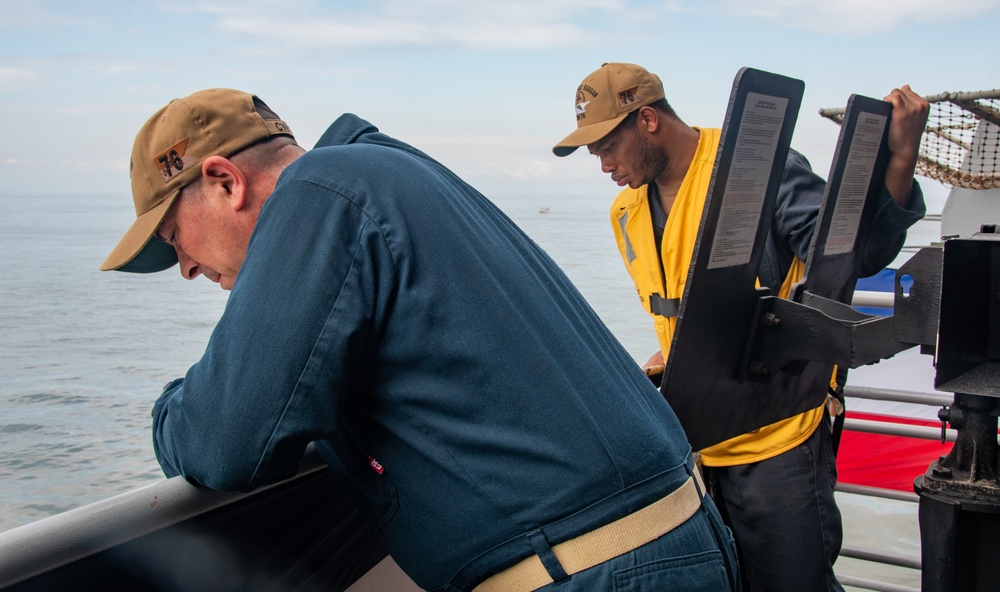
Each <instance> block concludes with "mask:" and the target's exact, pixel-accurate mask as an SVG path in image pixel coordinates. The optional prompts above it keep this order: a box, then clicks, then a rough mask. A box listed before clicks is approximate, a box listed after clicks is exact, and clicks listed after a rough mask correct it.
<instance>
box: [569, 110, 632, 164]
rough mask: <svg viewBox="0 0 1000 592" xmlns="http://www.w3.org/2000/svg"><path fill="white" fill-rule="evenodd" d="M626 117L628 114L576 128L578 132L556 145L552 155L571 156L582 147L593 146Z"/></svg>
mask: <svg viewBox="0 0 1000 592" xmlns="http://www.w3.org/2000/svg"><path fill="white" fill-rule="evenodd" d="M626 117H628V113H626V114H625V115H621V116H619V117H615V118H614V119H606V120H604V121H598V122H597V123H592V124H590V125H585V126H582V127H578V128H576V131H574V132H573V133H571V134H570V135H568V136H566V137H565V138H563V141H562V142H559V143H558V144H556V145H555V147H553V148H552V153H553V154H555V155H556V156H569V155H570V154H573V152H574V151H575V150H576V149H577V148H579V147H580V146H586V145H587V144H593V143H594V142H597V141H598V140H600V139H601V138H603V137H604V136H606V135H608V134H610V133H611V130H613V129H615V128H616V127H618V124H619V123H621V122H622V121H623V120H624V119H625V118H626Z"/></svg>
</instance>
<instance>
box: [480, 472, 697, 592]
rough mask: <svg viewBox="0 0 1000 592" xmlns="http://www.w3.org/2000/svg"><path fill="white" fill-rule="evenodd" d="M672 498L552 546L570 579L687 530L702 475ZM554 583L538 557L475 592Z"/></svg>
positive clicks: (526, 591)
mask: <svg viewBox="0 0 1000 592" xmlns="http://www.w3.org/2000/svg"><path fill="white" fill-rule="evenodd" d="M695 475H696V478H697V479H698V486H697V487H696V486H695V481H694V478H689V479H688V480H687V481H685V482H684V485H681V486H680V487H678V488H677V489H675V490H674V491H672V492H671V493H670V495H668V496H666V497H664V498H661V499H659V500H657V501H655V502H653V503H652V504H650V505H648V506H646V507H645V508H642V509H640V510H636V511H635V512H633V513H631V514H629V515H628V516H625V517H623V518H619V519H618V520H615V521H614V522H612V523H610V524H605V525H604V526H602V527H600V528H597V529H595V530H592V531H590V532H588V533H585V534H582V535H580V536H578V537H576V538H574V539H570V540H568V541H563V542H561V543H559V544H557V545H553V546H552V552H553V553H554V554H555V556H556V558H557V559H558V560H559V563H561V564H562V567H563V569H564V570H565V571H566V574H567V575H573V574H575V573H579V572H581V571H583V570H585V569H589V568H591V567H594V566H595V565H600V564H601V563H604V562H605V561H608V560H609V559H614V558H615V557H618V556H619V555H624V554H625V553H628V552H629V551H632V550H634V549H638V548H639V547H641V546H643V545H645V544H646V543H648V542H650V541H654V540H656V539H658V538H660V537H661V536H663V535H665V534H667V533H668V532H670V531H671V530H673V529H674V528H677V527H678V526H680V525H681V524H683V523H684V522H685V521H686V520H687V519H688V518H690V517H691V516H692V515H694V513H695V512H696V511H697V510H698V508H699V507H701V495H699V489H700V491H701V492H702V494H703V493H704V491H705V487H704V485H702V483H701V475H699V474H698V471H697V469H696V470H695ZM551 583H553V580H552V577H551V576H549V572H548V571H546V570H545V567H544V566H543V565H542V560H541V559H540V558H539V557H538V555H532V556H531V557H527V558H525V559H522V560H521V561H520V562H518V563H515V564H514V565H512V566H510V567H508V568H507V569H505V570H503V571H501V572H499V573H496V574H493V575H492V576H490V577H488V578H486V579H485V580H484V581H483V582H482V583H480V584H479V585H478V586H476V587H475V588H474V589H473V592H531V591H533V590H537V589H539V588H541V587H543V586H548V585H549V584H551Z"/></svg>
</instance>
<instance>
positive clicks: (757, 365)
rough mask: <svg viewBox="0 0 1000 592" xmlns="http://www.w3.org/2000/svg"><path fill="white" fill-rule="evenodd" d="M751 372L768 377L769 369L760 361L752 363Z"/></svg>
mask: <svg viewBox="0 0 1000 592" xmlns="http://www.w3.org/2000/svg"><path fill="white" fill-rule="evenodd" d="M750 372H751V373H752V374H756V375H757V376H767V374H768V371H767V367H766V366H764V364H763V363H761V361H760V360H754V361H753V362H750Z"/></svg>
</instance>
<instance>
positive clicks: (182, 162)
mask: <svg viewBox="0 0 1000 592" xmlns="http://www.w3.org/2000/svg"><path fill="white" fill-rule="evenodd" d="M187 144H188V138H184V139H183V140H181V141H180V142H177V143H176V144H174V145H173V146H171V147H170V148H168V149H167V150H164V151H163V152H162V153H161V154H159V155H158V156H156V157H155V158H154V159H153V162H154V163H155V166H156V168H157V170H159V171H160V175H161V176H163V182H164V183H166V182H168V181H170V179H172V178H173V177H174V175H175V174H177V173H179V172H181V171H183V170H184V169H185V168H186V167H188V166H190V165H191V164H192V161H193V160H194V159H193V158H185V154H184V153H185V152H186V151H187Z"/></svg>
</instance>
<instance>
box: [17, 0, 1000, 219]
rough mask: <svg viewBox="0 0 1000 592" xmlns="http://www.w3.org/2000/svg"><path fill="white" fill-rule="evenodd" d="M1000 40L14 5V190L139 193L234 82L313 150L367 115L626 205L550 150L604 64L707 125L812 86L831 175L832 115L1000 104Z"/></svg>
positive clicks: (726, 15) (806, 8)
mask: <svg viewBox="0 0 1000 592" xmlns="http://www.w3.org/2000/svg"><path fill="white" fill-rule="evenodd" d="M997 31H1000V0H948V1H938V0H802V1H798V0H755V1H740V0H674V1H638V0H572V1H570V0H531V1H492V2H486V1H483V2H468V1H465V2H463V1H460V0H381V1H372V2H361V1H339V2H320V1H318V0H317V1H313V0H282V1H273V0H272V1H268V2H258V1H255V0H241V1H240V2H230V1H228V0H220V1H217V2H189V1H187V0H173V1H170V2H143V1H127V2H126V1H117V2H116V1H111V0H108V1H96V0H82V1H75V2H69V1H66V2H61V1H51V2H42V1H32V0H0V114H2V121H3V124H2V125H3V132H2V134H0V195H3V194H7V195H15V194H39V193H41V194H45V193H67V192H101V193H105V194H107V193H113V192H118V193H122V194H123V195H127V192H128V187H129V182H128V157H129V152H130V150H131V145H132V139H133V138H134V135H135V132H136V131H137V129H138V128H139V126H140V125H142V123H143V122H144V121H145V120H146V119H147V118H148V117H149V115H151V114H152V112H153V111H155V110H156V109H158V108H159V107H161V106H162V105H163V104H165V103H166V102H167V101H169V100H170V99H172V98H174V97H178V96H184V95H186V94H189V93H191V92H193V91H195V90H199V89H202V88H208V87H219V86H221V87H233V88H240V89H243V90H246V91H250V92H253V93H256V94H258V95H260V96H261V98H262V99H264V101H266V102H267V103H268V104H269V105H270V106H271V107H272V108H273V109H274V110H275V111H277V112H278V113H279V114H280V115H281V116H282V117H283V118H284V119H285V120H286V121H287V122H288V123H289V124H290V125H291V127H292V129H293V130H294V131H295V133H296V136H297V137H298V139H299V141H300V143H302V144H303V145H305V146H311V145H312V144H313V142H315V140H316V139H318V138H319V136H320V135H321V134H322V132H323V131H324V129H325V128H326V126H327V125H328V124H329V123H330V122H331V121H333V119H334V118H336V116H337V115H339V114H340V113H343V112H353V113H356V114H358V115H360V116H361V117H364V118H366V119H368V120H369V121H371V122H372V123H374V124H375V125H377V126H378V127H379V128H380V129H381V130H382V131H384V132H386V133H388V134H390V135H393V136H396V137H398V138H400V139H402V140H405V141H407V142H410V143H412V144H414V145H416V146H417V147H418V148H421V149H422V150H424V151H425V152H428V153H429V154H431V155H432V156H434V157H436V158H438V159H439V160H441V161H443V162H444V163H445V164H446V165H448V166H450V167H451V168H452V169H454V170H455V171H456V172H458V173H459V174H460V175H462V176H463V177H465V178H466V179H467V180H468V181H470V182H472V183H473V184H474V185H476V186H477V187H479V188H480V189H481V190H483V191H484V192H485V193H486V194H487V195H490V194H491V193H497V192H502V193H505V194H524V195H547V194H548V195H551V194H577V193H580V192H583V193H586V194H589V195H596V194H604V193H607V194H608V195H609V200H610V196H611V195H613V193H614V192H615V191H616V187H615V186H614V185H613V184H612V183H611V182H610V181H609V180H608V179H607V178H606V176H603V175H602V174H601V173H600V171H599V167H598V164H597V161H596V159H594V158H593V157H591V156H589V155H587V154H585V153H581V152H577V153H576V154H574V155H572V156H571V157H568V158H565V159H559V158H556V157H554V156H553V155H552V153H551V147H552V145H553V144H554V143H556V142H557V141H558V140H560V139H561V138H562V137H563V136H564V135H566V134H567V133H569V132H570V131H571V130H572V129H573V127H574V125H575V120H574V115H573V98H574V93H575V90H576V87H577V85H578V84H579V83H580V81H581V80H582V79H583V78H584V77H585V76H586V75H587V74H589V73H590V72H591V71H593V70H594V69H596V68H597V67H599V66H600V65H601V63H602V62H606V61H626V62H635V63H639V64H641V65H643V66H645V67H647V68H648V69H649V70H651V71H653V72H656V73H658V74H659V75H660V77H661V78H662V79H663V81H664V84H665V86H666V92H667V97H668V99H670V101H671V103H673V105H674V107H675V108H676V109H677V111H678V113H679V114H680V116H681V117H682V118H683V119H684V120H685V121H687V122H688V123H689V124H692V125H702V126H718V125H720V124H721V121H722V119H723V116H724V114H725V108H726V103H727V100H728V97H729V91H730V88H731V85H732V81H733V77H734V76H735V74H736V73H737V71H738V70H739V68H740V67H742V66H752V67H755V68H759V69H762V70H768V71H771V72H776V73H780V74H784V75H787V76H792V77H795V78H800V79H802V80H803V81H805V97H804V100H803V104H802V110H801V111H800V114H799V118H798V125H797V127H796V132H795V136H794V139H793V146H795V147H796V148H797V149H799V150H800V151H802V152H804V153H805V154H806V155H807V156H808V157H809V158H810V159H811V160H812V163H813V166H814V168H815V169H816V170H817V171H819V172H820V173H821V174H822V175H824V176H825V175H826V172H827V171H828V169H829V166H830V159H831V157H832V153H833V148H834V145H835V142H836V137H837V131H838V130H837V127H836V125H834V124H833V123H830V122H829V121H827V120H824V119H822V118H820V117H819V116H818V115H817V110H818V109H819V108H821V107H842V106H843V105H844V104H845V102H846V101H847V98H848V96H849V95H850V94H851V93H859V94H864V95H868V96H873V97H877V98H881V97H883V96H884V95H885V94H886V93H887V92H888V91H889V90H891V89H892V88H893V87H894V86H899V85H902V84H905V83H908V84H910V85H912V86H913V87H914V89H915V90H917V92H919V93H921V94H925V95H929V94H937V93H940V92H944V91H974V90H983V89H991V88H996V87H1000V65H998V61H997V59H996V55H997V45H996V38H997Z"/></svg>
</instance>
